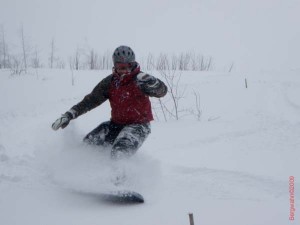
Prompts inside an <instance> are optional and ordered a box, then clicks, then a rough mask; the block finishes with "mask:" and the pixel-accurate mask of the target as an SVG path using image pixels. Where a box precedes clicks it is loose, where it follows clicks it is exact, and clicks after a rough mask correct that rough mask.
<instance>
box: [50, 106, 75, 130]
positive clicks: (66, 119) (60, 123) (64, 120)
mask: <svg viewBox="0 0 300 225" xmlns="http://www.w3.org/2000/svg"><path fill="white" fill-rule="evenodd" d="M73 118H74V117H73V114H72V113H71V112H69V111H68V112H66V113H65V114H62V115H61V117H60V118H58V119H57V120H56V121H55V122H54V123H53V124H52V129H53V130H58V129H59V128H62V129H64V128H65V127H66V126H68V125H69V123H70V121H71V120H72V119H73Z"/></svg>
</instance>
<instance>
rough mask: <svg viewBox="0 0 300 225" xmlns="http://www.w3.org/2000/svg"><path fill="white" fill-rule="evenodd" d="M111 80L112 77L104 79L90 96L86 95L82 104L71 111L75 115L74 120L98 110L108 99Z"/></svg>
mask: <svg viewBox="0 0 300 225" xmlns="http://www.w3.org/2000/svg"><path fill="white" fill-rule="evenodd" d="M111 78H112V75H109V76H107V77H106V78H104V79H103V80H102V81H100V82H99V83H98V84H97V86H96V87H95V88H94V89H93V91H92V92H91V93H90V94H88V95H86V96H85V97H84V98H83V100H82V101H81V102H79V103H78V104H76V105H74V106H73V107H72V108H71V111H73V113H74V114H75V115H74V116H75V117H74V118H76V117H78V116H80V115H82V114H84V113H86V112H88V111H90V110H92V109H94V108H96V107H97V106H99V105H101V104H102V103H103V102H105V101H106V100H107V99H108V89H109V85H110V82H111Z"/></svg>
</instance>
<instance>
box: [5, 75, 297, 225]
mask: <svg viewBox="0 0 300 225" xmlns="http://www.w3.org/2000/svg"><path fill="white" fill-rule="evenodd" d="M108 73H109V71H100V72H99V71H92V72H91V71H75V74H74V75H75V84H74V85H72V82H71V72H70V71H68V70H37V71H31V72H30V73H29V74H27V75H21V76H10V75H9V71H4V70H2V71H0V102H1V108H0V124H1V126H0V193H1V194H0V221H1V224H3V225H15V224H23V225H24V224H28V225H29V224H30V225H35V224H36V225H40V224H43V225H48V224H49V225H53V224H56V225H60V224H63V225H66V224H72V225H86V224H107V225H108V224H114V225H115V224H122V225H134V224H143V225H148V224H149V225H153V224H156V225H159V224H170V225H177V224H178V225H179V224H188V216H187V214H188V213H189V212H193V213H194V217H195V224H196V225H220V224H222V225H234V224H235V225H241V224H243V225H266V224H270V225H271V224H272V225H284V224H290V223H291V221H289V212H290V211H289V210H290V205H289V192H288V188H289V187H288V180H289V176H294V177H295V182H296V183H295V188H296V190H295V198H296V216H295V220H296V221H298V222H299V216H300V215H299V212H298V211H297V209H298V208H299V199H300V197H299V192H298V190H299V184H300V183H299V182H298V177H300V170H299V169H300V168H299V167H300V166H299V159H300V153H299V147H300V139H299V134H300V117H299V114H300V99H299V96H300V76H299V72H297V71H294V72H288V73H266V72H265V73H257V74H250V73H249V74H241V73H240V74H238V73H212V72H205V73H204V72H184V73H183V74H182V78H181V82H180V89H181V90H184V89H185V90H186V91H185V94H184V98H183V99H182V100H181V102H180V107H181V109H185V110H186V111H185V112H183V113H182V114H181V115H182V117H181V118H180V120H179V121H175V120H174V119H173V120H172V119H169V120H168V121H167V122H165V121H164V120H163V117H162V116H161V112H159V111H157V115H158V116H159V118H157V120H156V121H155V122H153V123H152V134H151V135H150V136H149V138H148V140H147V141H146V142H145V144H144V145H143V146H142V148H141V149H140V150H139V151H138V153H137V154H136V155H135V156H134V157H132V158H131V159H129V160H126V161H121V162H118V163H115V162H111V161H110V159H109V156H108V152H107V151H105V150H103V149H98V148H95V147H91V146H86V145H84V144H83V143H82V142H81V139H82V138H83V137H84V135H85V134H86V133H87V132H89V131H90V130H92V129H93V128H95V127H96V126H97V125H98V124H99V123H101V122H103V121H105V120H108V119H109V113H110V109H109V105H108V104H107V103H105V104H103V105H102V106H100V107H98V108H97V109H95V110H93V111H91V112H89V113H88V114H86V115H83V116H82V117H80V118H78V119H77V120H75V121H72V123H71V124H70V126H69V127H68V128H66V129H65V130H60V131H57V132H54V131H53V130H52V129H51V128H50V126H51V123H52V122H53V121H54V120H55V119H56V118H57V117H58V116H59V115H60V114H61V113H64V112H65V111H66V110H68V109H69V108H70V107H71V106H73V105H74V104H76V103H77V102H79V101H80V100H81V99H82V98H83V97H84V95H85V94H87V93H89V92H90V91H91V90H92V88H93V87H94V86H95V85H96V84H97V82H98V81H99V80H101V79H102V78H104V77H105V76H106V75H107V74H108ZM153 74H154V75H157V76H159V73H157V72H153ZM245 78H247V82H248V88H245V84H244V82H245ZM194 91H196V92H198V93H200V97H201V109H202V116H201V119H200V121H198V120H197V119H196V118H195V116H193V115H192V114H191V113H189V109H191V108H193V107H195V103H194V101H195V99H194V96H193V92H194ZM168 98H169V96H168V97H166V98H165V99H164V101H165V102H168ZM152 101H153V106H156V105H157V100H155V99H152ZM168 104H169V103H168ZM156 110H157V109H156ZM120 171H121V172H124V173H126V174H127V177H128V180H127V181H126V182H125V183H124V185H123V187H121V188H126V189H130V190H136V191H138V192H140V193H142V194H143V195H144V197H145V200H146V202H145V203H144V204H143V205H131V206H124V205H115V204H107V203H103V202H100V201H98V200H97V199H95V198H92V197H90V196H84V195H78V194H75V193H73V192H72V191H71V190H78V191H91V192H97V191H105V190H109V189H111V188H112V184H111V178H112V177H113V176H114V174H115V173H118V172H120ZM296 221H295V222H296Z"/></svg>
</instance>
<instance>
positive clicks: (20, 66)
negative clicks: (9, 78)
mask: <svg viewBox="0 0 300 225" xmlns="http://www.w3.org/2000/svg"><path fill="white" fill-rule="evenodd" d="M10 70H11V75H21V73H23V72H26V70H25V67H24V59H23V56H12V57H11V63H10Z"/></svg>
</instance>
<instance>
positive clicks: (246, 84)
mask: <svg viewBox="0 0 300 225" xmlns="http://www.w3.org/2000/svg"><path fill="white" fill-rule="evenodd" d="M245 86H246V88H248V83H247V78H245Z"/></svg>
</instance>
